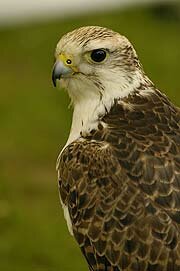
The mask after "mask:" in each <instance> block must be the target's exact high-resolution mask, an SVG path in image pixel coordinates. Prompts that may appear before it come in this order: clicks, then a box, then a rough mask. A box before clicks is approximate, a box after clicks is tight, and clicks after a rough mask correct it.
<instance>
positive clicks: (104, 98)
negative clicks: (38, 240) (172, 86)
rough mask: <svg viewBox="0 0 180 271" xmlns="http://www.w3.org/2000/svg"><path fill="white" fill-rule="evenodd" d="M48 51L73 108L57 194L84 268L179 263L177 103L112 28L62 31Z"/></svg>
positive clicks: (115, 269) (144, 270)
mask: <svg viewBox="0 0 180 271" xmlns="http://www.w3.org/2000/svg"><path fill="white" fill-rule="evenodd" d="M55 59H56V62H55V64H54V67H53V72H52V80H53V83H54V85H55V86H56V84H59V85H60V86H61V87H63V88H65V89H67V92H68V94H69V96H70V99H71V103H72V105H73V108H74V111H73V117H72V126H71V130H70V135H69V138H68V140H67V143H66V145H65V147H64V148H63V150H62V152H61V153H60V155H59V157H58V160H57V171H58V183H59V191H60V198H61V203H62V206H63V209H64V214H65V218H66V220H67V224H68V228H69V231H70V233H71V234H72V235H73V236H74V238H75V239H76V241H77V243H78V244H79V247H80V249H81V251H82V253H83V255H84V257H85V259H86V261H87V264H88V267H89V270H90V271H122V270H128V271H179V270H180V121H179V120H180V110H179V109H178V107H176V106H175V105H174V104H173V103H172V102H171V101H170V100H169V99H168V98H167V97H166V96H165V95H164V94H163V93H161V92H160V91H159V90H158V89H157V88H156V87H155V85H154V84H153V83H152V82H151V80H150V79H149V78H148V77H147V76H146V74H145V72H144V71H143V68H142V65H141V63H140V61H139V59H138V56H137V54H136V51H135V49H134V48H133V46H132V45H131V43H130V42H129V41H128V39H127V38H126V37H124V36H122V35H120V34H119V33H117V32H114V31H112V30H110V29H107V28H103V27H99V26H85V27H81V28H79V29H75V30H73V31H72V32H70V33H67V34H65V35H64V36H63V37H62V38H61V39H60V41H59V42H58V44H57V47H56V50H55Z"/></svg>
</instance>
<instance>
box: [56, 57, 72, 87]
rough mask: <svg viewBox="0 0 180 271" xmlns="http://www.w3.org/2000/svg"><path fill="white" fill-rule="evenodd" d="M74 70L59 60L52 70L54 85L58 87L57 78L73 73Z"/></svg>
mask: <svg viewBox="0 0 180 271" xmlns="http://www.w3.org/2000/svg"><path fill="white" fill-rule="evenodd" d="M71 73H73V70H72V69H71V68H69V67H67V66H65V65H64V63H63V62H62V61H61V60H57V61H56V62H55V64H54V67H53V71H52V82H53V85H54V87H56V80H57V79H58V80H60V78H61V76H62V75H65V74H71Z"/></svg>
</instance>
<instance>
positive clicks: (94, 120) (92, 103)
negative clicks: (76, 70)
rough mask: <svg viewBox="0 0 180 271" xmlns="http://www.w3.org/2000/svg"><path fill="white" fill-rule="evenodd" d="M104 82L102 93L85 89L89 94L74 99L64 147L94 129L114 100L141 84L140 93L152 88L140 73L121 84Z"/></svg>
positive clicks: (125, 95) (138, 87)
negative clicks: (131, 79) (70, 123)
mask: <svg viewBox="0 0 180 271" xmlns="http://www.w3.org/2000/svg"><path fill="white" fill-rule="evenodd" d="M105 83H106V84H105V85H106V86H107V87H106V89H105V91H104V92H103V95H100V93H99V92H92V90H90V89H89V90H88V89H86V93H87V94H88V93H89V95H88V96H85V95H83V98H81V99H79V100H77V99H76V102H75V103H74V112H73V118H72V126H71V130H70V134H69V138H68V141H67V143H66V145H65V147H66V146H67V145H69V144H70V143H71V142H73V141H74V140H77V139H79V138H80V137H81V135H88V134H89V132H90V131H91V130H93V129H96V128H97V126H98V124H99V122H100V121H101V119H102V117H103V116H104V115H105V114H106V113H108V112H109V111H110V109H111V107H112V106H113V104H114V102H115V100H117V99H119V100H122V99H123V98H125V97H127V96H128V95H130V94H132V93H133V92H135V91H136V90H137V89H139V90H140V88H141V86H143V87H142V90H140V94H141V95H145V94H146V93H148V92H149V90H150V91H151V90H152V83H151V81H150V80H149V79H148V78H147V77H146V76H144V75H142V74H140V73H137V74H136V76H135V80H133V81H131V82H128V81H127V80H126V81H125V82H124V84H121V85H120V84H117V83H116V84H115V83H114V82H113V80H112V81H111V80H110V81H108V82H105ZM76 91H77V90H76ZM90 94H91V95H90ZM101 94H102V93H101Z"/></svg>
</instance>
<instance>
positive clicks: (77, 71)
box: [52, 26, 143, 103]
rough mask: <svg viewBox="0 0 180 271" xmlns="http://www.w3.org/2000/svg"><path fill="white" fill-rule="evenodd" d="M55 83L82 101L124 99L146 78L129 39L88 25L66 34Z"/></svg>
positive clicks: (60, 45)
mask: <svg viewBox="0 0 180 271" xmlns="http://www.w3.org/2000/svg"><path fill="white" fill-rule="evenodd" d="M55 59H56V62H55V64H54V67H53V72H52V81H53V84H54V86H56V83H57V81H58V82H60V85H61V86H62V87H63V88H65V89H67V90H68V93H69V95H70V97H71V99H72V101H73V102H74V103H76V102H77V101H79V100H81V99H85V98H86V97H88V99H91V98H92V99H93V98H95V99H97V98H98V99H102V98H103V97H112V98H117V97H124V96H127V95H128V94H129V92H130V91H131V89H132V88H133V87H136V86H138V83H139V78H141V77H143V72H142V68H141V65H140V63H139V61H138V57H137V54H136V52H135V50H134V48H133V46H132V45H131V43H130V42H129V41H128V39H127V38H125V37H124V36H122V35H120V34H119V33H117V32H114V31H112V30H110V29H107V28H103V27H99V26H86V27H81V28H78V29H75V30H74V31H72V32H69V33H67V34H66V35H64V36H63V37H62V38H61V39H60V41H59V42H58V44H57V47H56V51H55Z"/></svg>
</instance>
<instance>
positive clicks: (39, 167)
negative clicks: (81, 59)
mask: <svg viewBox="0 0 180 271" xmlns="http://www.w3.org/2000/svg"><path fill="white" fill-rule="evenodd" d="M83 25H102V26H106V27H110V28H112V29H114V30H116V31H118V32H120V33H122V34H125V35H126V36H127V37H128V38H129V39H130V40H131V41H132V42H133V44H134V46H135V48H136V49H137V51H138V54H139V57H140V59H141V62H142V63H143V65H144V68H145V70H146V72H147V74H148V75H149V76H150V78H151V79H152V80H153V81H154V82H155V83H156V85H157V86H158V87H159V88H160V89H161V90H163V91H164V92H166V93H167V94H168V96H169V97H170V98H171V100H172V101H173V102H175V103H176V104H177V105H178V104H180V92H179V91H180V89H179V76H180V75H179V71H180V49H179V48H180V35H179V33H180V21H178V20H166V19H159V18H158V17H155V16H154V15H153V13H152V11H150V10H149V9H148V8H139V9H137V8H136V9H131V10H124V11H118V10H117V11H115V12H109V13H101V14H96V15H88V16H84V17H83V16H81V17H76V18H72V19H67V20H54V21H51V22H46V23H39V24H32V25H28V26H25V25H24V26H19V27H16V28H13V27H12V28H11V29H0V270H3V271H21V270H23V271H51V270H53V271H56V270H73V271H76V270H87V267H86V264H85V261H84V259H83V257H82V256H81V253H80V251H79V249H78V246H77V245H76V243H75V241H74V239H73V238H72V237H71V236H70V235H69V233H68V230H67V228H66V223H65V221H64V218H63V214H62V210H61V208H60V203H59V198H58V190H57V183H56V172H55V162H56V157H57V155H58V152H59V151H60V150H61V148H62V146H63V145H64V143H65V141H66V139H67V137H68V131H69V128H70V122H71V113H72V112H71V111H70V110H68V109H67V106H68V104H69V100H68V97H67V95H66V93H65V92H63V91H57V89H53V87H52V84H51V70H52V65H53V60H54V57H53V54H54V48H55V45H56V43H57V41H58V40H59V38H60V36H61V35H62V34H64V33H66V32H67V31H70V30H72V29H73V28H76V27H79V26H83Z"/></svg>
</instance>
